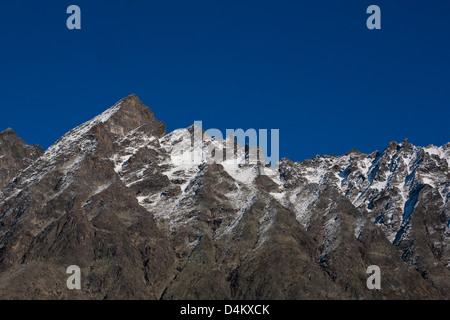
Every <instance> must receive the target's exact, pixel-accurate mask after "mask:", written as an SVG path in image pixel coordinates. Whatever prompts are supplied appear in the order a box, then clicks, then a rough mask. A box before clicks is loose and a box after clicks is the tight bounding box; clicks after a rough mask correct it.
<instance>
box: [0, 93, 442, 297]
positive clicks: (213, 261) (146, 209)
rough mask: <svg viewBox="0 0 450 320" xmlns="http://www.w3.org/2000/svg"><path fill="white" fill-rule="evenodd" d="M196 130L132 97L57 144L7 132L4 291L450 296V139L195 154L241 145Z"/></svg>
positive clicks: (0, 200)
mask: <svg viewBox="0 0 450 320" xmlns="http://www.w3.org/2000/svg"><path fill="white" fill-rule="evenodd" d="M194 130H195V128H194V127H193V126H192V127H189V128H185V129H179V130H175V131H173V132H171V133H168V134H167V133H166V126H165V124H164V123H163V122H161V121H159V120H157V119H156V118H155V116H154V114H153V112H152V111H151V110H150V108H148V107H146V106H145V105H144V104H143V103H142V102H141V101H140V100H139V99H138V97H137V96H135V95H131V96H129V97H126V98H124V99H122V100H121V101H119V102H118V103H117V104H116V105H114V106H113V107H111V108H109V109H108V110H106V111H105V112H104V113H102V114H101V115H99V116H97V117H96V118H94V119H92V120H90V121H88V122H86V123H84V124H82V125H81V126H79V127H77V128H75V129H73V130H71V131H70V132H68V133H67V134H66V135H64V136H63V137H61V138H60V139H59V140H58V141H57V142H56V143H55V144H53V145H52V146H51V147H49V148H48V150H46V151H45V152H44V151H43V150H42V148H40V147H39V146H35V145H34V146H32V145H27V144H26V143H25V142H23V141H22V140H21V139H20V138H18V137H17V135H16V133H15V132H14V131H13V130H11V129H8V130H6V131H3V132H2V133H0V299H237V300H240V299H449V298H450V239H449V237H450V230H449V228H450V201H449V199H450V171H449V166H450V144H449V143H447V144H446V145H444V146H441V147H436V146H432V145H430V146H428V147H417V146H414V145H412V144H411V143H409V142H408V141H407V140H405V141H404V142H401V143H397V142H391V143H390V144H389V145H388V146H387V148H386V149H385V150H384V151H382V152H378V151H375V152H373V153H371V154H364V153H361V152H359V151H357V150H351V151H349V152H348V153H347V154H345V155H342V156H334V155H333V156H316V157H315V158H311V159H308V160H305V161H302V162H293V161H291V160H289V159H282V160H281V161H280V162H279V163H278V164H277V166H273V167H272V166H269V165H264V163H263V162H257V163H248V162H246V158H247V157H246V154H248V152H249V150H248V149H245V148H242V147H240V146H236V147H235V152H234V154H235V156H236V161H235V162H229V161H216V162H208V161H203V162H201V163H193V162H190V161H186V159H190V158H191V156H192V154H193V153H195V152H201V153H207V152H210V151H211V150H213V149H215V150H218V148H223V147H224V146H225V145H226V143H225V141H224V140H218V139H215V138H211V137H209V136H207V135H206V133H204V134H203V141H201V142H200V143H198V142H195V141H194V139H192V140H191V139H189V140H188V141H186V139H182V137H185V136H193V134H194ZM191 142H193V143H191ZM186 143H188V144H189V145H188V146H186ZM71 265H77V266H79V267H80V270H81V289H79V290H76V289H75V290H70V289H69V288H68V287H67V286H66V281H67V278H68V277H69V274H67V273H66V269H67V267H68V266H71ZM372 265H376V266H378V267H379V268H380V272H381V289H369V288H368V287H367V283H366V282H367V278H368V277H369V276H370V274H368V273H367V272H366V271H367V268H368V267H369V266H372Z"/></svg>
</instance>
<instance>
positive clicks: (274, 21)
mask: <svg viewBox="0 0 450 320" xmlns="http://www.w3.org/2000/svg"><path fill="white" fill-rule="evenodd" d="M71 4H75V5H78V6H80V8H81V15H82V21H81V25H82V30H68V29H67V27H66V20H67V18H68V16H69V15H68V14H66V9H67V7H68V6H69V5H71ZM371 4H377V5H379V6H380V8H381V25H382V29H381V30H368V29H367V28H366V19H367V17H368V16H369V15H368V14H366V9H367V7H368V6H369V5H371ZM449 36H450V1H442V0H428V1H425V0H421V1H418V0H396V1H392V0H389V1H381V0H371V1H365V0H360V1H348V0H328V1H323V0H314V1H313V0H309V1H300V0H297V1H264V0H262V1H247V0H222V1H215V0H212V1H211V0H183V1H166V0H165V1H150V0H148V1H144V0H142V1H139V0H130V1H124V0H123V1H116V0H108V1H106V0H103V1H100V0H89V1H87V0H72V1H63V0H58V1H48V0H42V1H31V0H29V1H21V0H17V1H12V0H7V1H2V3H1V5H0V39H1V50H0V61H1V68H0V97H1V100H0V108H1V116H0V130H4V129H6V128H8V127H12V128H13V129H14V130H16V131H17V133H18V134H19V136H21V137H22V138H23V139H24V140H25V141H26V142H27V143H37V144H40V145H41V146H43V147H44V149H45V148H47V147H48V146H49V145H51V144H52V143H53V142H54V141H56V140H57V139H58V138H59V137H60V136H61V135H63V134H64V133H66V132H67V131H69V130H70V129H72V128H73V127H75V126H77V125H79V124H81V123H83V122H84V121H87V120H89V119H91V118H93V117H94V116H96V115H97V114H99V113H101V112H102V111H104V110H105V109H107V108H108V107H110V106H111V105H113V104H114V103H115V102H116V101H118V100H120V99H121V98H123V97H125V96H127V95H129V94H131V93H135V94H137V95H138V96H139V97H140V98H141V100H142V101H143V102H144V103H145V104H146V105H148V106H150V107H151V108H152V110H153V111H154V112H155V114H156V117H157V118H158V119H160V120H162V121H164V122H165V123H166V124H167V127H168V131H172V130H174V129H177V128H180V127H187V126H189V125H191V124H192V123H193V122H194V121H195V120H202V121H203V126H204V128H205V129H207V128H218V129H220V130H223V131H225V129H227V128H230V129H237V128H243V129H248V128H255V129H280V156H281V157H289V158H291V159H293V160H304V159H306V158H309V157H312V156H315V155H316V154H331V153H335V154H337V155H339V154H343V153H345V152H347V151H348V150H349V149H351V148H356V149H359V150H361V151H363V152H372V151H374V150H382V149H384V148H385V147H386V146H387V144H388V143H389V142H390V141H391V140H396V141H402V140H404V139H405V138H408V139H409V141H410V142H412V143H414V144H416V145H421V146H426V145H428V144H435V145H442V144H444V143H446V142H448V141H449V140H450V137H449V132H450V130H449V125H448V123H449V118H450V117H449V116H450V112H449V106H450V41H449V40H450V37H449Z"/></svg>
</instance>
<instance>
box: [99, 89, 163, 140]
mask: <svg viewBox="0 0 450 320" xmlns="http://www.w3.org/2000/svg"><path fill="white" fill-rule="evenodd" d="M105 113H109V114H110V116H109V117H108V118H107V119H105V121H102V122H103V123H105V124H106V126H107V127H109V128H108V129H109V131H110V132H111V133H114V134H119V135H121V136H123V135H125V134H126V133H128V132H129V131H131V130H134V129H136V128H138V127H141V126H143V125H145V126H147V127H148V130H151V134H152V135H154V136H156V137H158V138H160V137H162V136H164V135H165V134H166V125H165V124H164V122H162V121H159V120H157V119H156V117H155V115H154V113H153V111H152V110H151V109H150V108H149V107H147V106H146V105H145V104H144V103H143V102H142V101H141V100H140V99H139V97H138V96H137V95H135V94H131V95H129V96H127V97H125V98H123V99H122V100H120V101H119V102H118V103H117V104H116V105H114V106H113V107H111V108H110V109H108V110H106V111H105Z"/></svg>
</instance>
